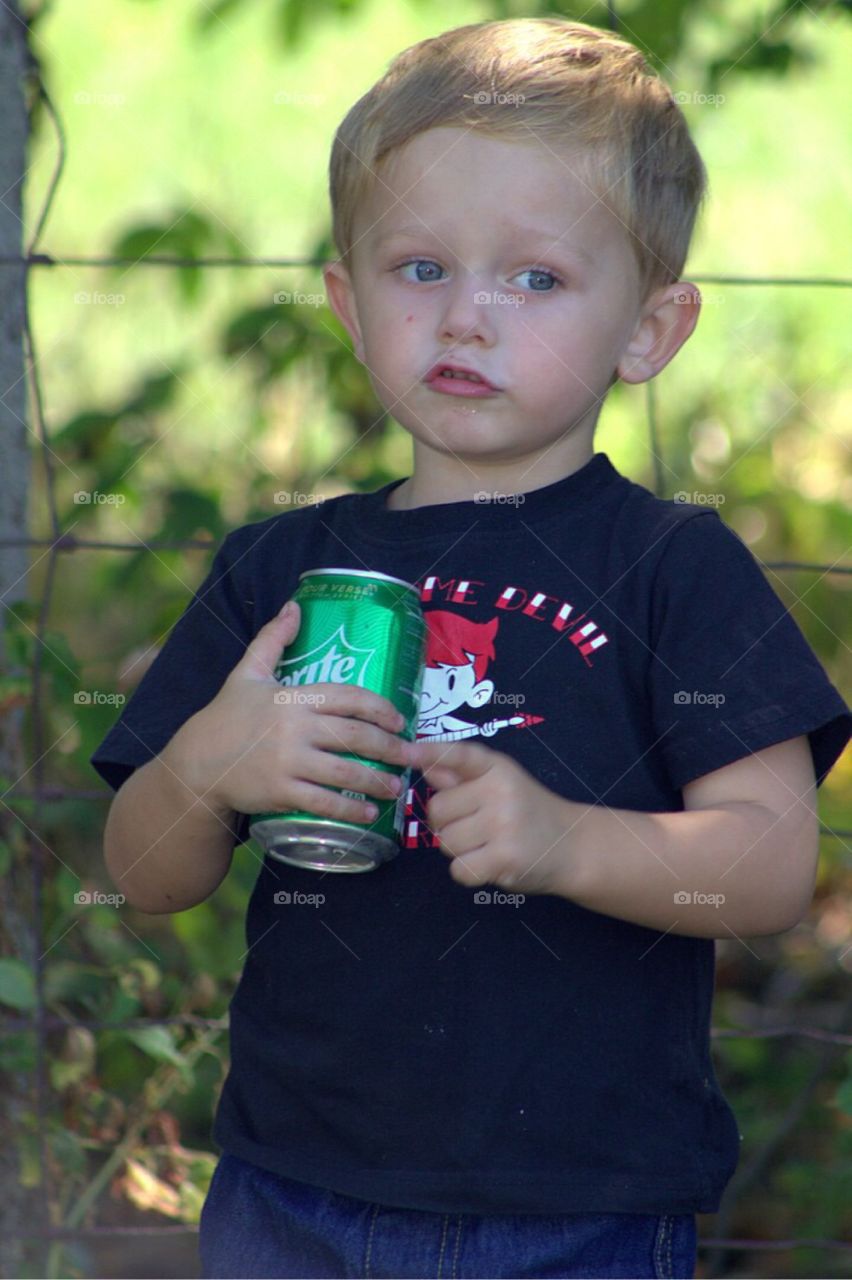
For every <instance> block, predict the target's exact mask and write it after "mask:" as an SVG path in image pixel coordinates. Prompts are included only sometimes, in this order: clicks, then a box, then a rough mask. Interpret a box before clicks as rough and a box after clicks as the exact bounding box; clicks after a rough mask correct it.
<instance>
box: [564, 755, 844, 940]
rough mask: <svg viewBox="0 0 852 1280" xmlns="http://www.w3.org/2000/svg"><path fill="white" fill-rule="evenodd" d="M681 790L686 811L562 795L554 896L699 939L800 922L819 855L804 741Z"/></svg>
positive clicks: (737, 764) (776, 929) (778, 930)
mask: <svg viewBox="0 0 852 1280" xmlns="http://www.w3.org/2000/svg"><path fill="white" fill-rule="evenodd" d="M682 794H683V803H684V812H682V813H680V812H678V813H641V812H638V811H634V810H630V809H608V808H605V807H603V806H599V805H593V806H584V805H580V804H576V803H574V802H573V801H566V800H563V804H565V805H566V806H567V808H566V811H565V817H566V820H567V826H568V828H569V832H570V834H569V836H568V839H567V840H566V841H565V846H566V848H565V854H564V855H562V871H563V875H562V876H561V877H560V876H559V875H558V874H557V883H558V885H559V887H558V888H557V889H556V890H555V891H556V892H558V893H562V894H563V895H564V896H565V897H568V898H571V899H572V901H574V902H577V903H579V904H580V905H581V906H584V907H587V908H589V909H590V910H592V911H601V912H604V913H605V914H607V915H612V916H617V917H618V918H619V919H622V920H629V921H632V922H633V923H634V924H641V925H645V926H647V927H649V928H652V929H658V930H660V931H664V932H669V933H680V934H686V935H691V936H693V937H706V938H730V937H749V936H758V935H761V934H771V933H782V932H783V931H784V930H786V929H792V928H793V927H794V926H795V925H796V924H798V922H799V921H800V920H801V919H802V917H803V916H804V915H805V913H806V911H807V909H808V906H809V904H810V901H811V897H812V895H813V886H814V878H815V874H816V864H817V857H818V850H819V822H818V818H817V812H816V785H815V776H814V769H813V760H812V758H811V751H810V746H809V744H808V739H807V736H806V735H802V736H800V737H797V738H790V739H788V740H787V741H786V742H780V743H776V744H775V745H773V746H771V747H767V748H765V749H764V750H762V751H757V752H755V753H754V754H752V755H748V756H744V757H743V758H742V759H741V760H737V761H735V762H734V763H733V764H730V765H726V766H725V767H724V768H722V769H716V770H714V772H712V773H707V774H704V775H703V776H702V777H700V778H696V779H695V780H694V781H693V782H690V783H687V784H686V785H685V786H684V787H683V788H682ZM687 895H688V897H687Z"/></svg>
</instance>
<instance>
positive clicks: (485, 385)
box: [423, 360, 500, 396]
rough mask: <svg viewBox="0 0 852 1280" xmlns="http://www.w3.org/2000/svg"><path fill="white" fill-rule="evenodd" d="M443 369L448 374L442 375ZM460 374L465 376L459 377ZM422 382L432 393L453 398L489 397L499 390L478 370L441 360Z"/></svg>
mask: <svg viewBox="0 0 852 1280" xmlns="http://www.w3.org/2000/svg"><path fill="white" fill-rule="evenodd" d="M445 369H446V370H448V371H449V372H448V373H444V370H445ZM461 374H464V375H467V376H465V377H461V376H459V375H461ZM423 381H424V382H425V383H426V385H427V386H428V387H431V388H432V390H433V391H442V392H444V394H447V393H449V394H450V395H454V396H490V395H494V393H495V392H497V391H499V390H500V388H499V387H495V386H494V384H493V383H491V382H489V381H488V379H487V378H486V377H485V375H484V374H482V373H479V371H478V370H476V369H470V368H468V366H467V365H462V364H453V363H452V362H450V361H449V360H441V361H439V362H438V364H435V365H433V366H432V368H431V369H430V370H429V372H428V373H427V374H426V377H425V378H424V379H423Z"/></svg>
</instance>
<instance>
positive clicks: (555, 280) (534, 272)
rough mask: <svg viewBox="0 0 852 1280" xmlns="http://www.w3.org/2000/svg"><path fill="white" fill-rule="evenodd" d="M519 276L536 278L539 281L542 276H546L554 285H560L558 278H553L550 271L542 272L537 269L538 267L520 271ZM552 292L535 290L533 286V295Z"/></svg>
mask: <svg viewBox="0 0 852 1280" xmlns="http://www.w3.org/2000/svg"><path fill="white" fill-rule="evenodd" d="M519 274H520V275H522V276H537V277H538V278H539V279H541V278H542V276H546V277H547V278H548V279H550V280H552V281H553V283H554V284H561V281H560V280H559V278H558V276H555V275H554V274H553V272H552V271H544V270H543V269H539V268H538V267H530V268H528V270H526V271H521V272H520V273H519ZM552 292H553V290H552V288H547V289H537V288H535V286H533V293H552Z"/></svg>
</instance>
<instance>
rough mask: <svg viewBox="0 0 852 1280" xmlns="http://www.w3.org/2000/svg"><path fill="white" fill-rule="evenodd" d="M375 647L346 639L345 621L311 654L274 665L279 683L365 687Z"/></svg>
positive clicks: (284, 660)
mask: <svg viewBox="0 0 852 1280" xmlns="http://www.w3.org/2000/svg"><path fill="white" fill-rule="evenodd" d="M375 652H376V650H375V649H359V648H358V646H357V645H354V644H350V643H349V641H348V640H347V639H346V634H345V632H344V630H343V624H342V623H341V625H340V626H339V627H338V628H337V630H336V631H335V632H334V634H333V635H331V636H329V638H328V639H327V640H322V641H320V643H319V644H318V645H315V647H314V648H313V649H311V650H310V652H309V653H302V654H299V655H298V657H295V658H283V659H282V660H281V661H280V662H279V663H278V665H277V667H276V668H275V678H276V680H277V681H278V683H279V684H283V685H294V684H322V683H325V682H326V681H328V682H330V683H331V684H359V685H362V686H364V687H366V677H367V668H368V667H369V665H370V659H371V658H372V657H373V655H374V653H375Z"/></svg>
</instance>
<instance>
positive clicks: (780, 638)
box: [649, 511, 852, 789]
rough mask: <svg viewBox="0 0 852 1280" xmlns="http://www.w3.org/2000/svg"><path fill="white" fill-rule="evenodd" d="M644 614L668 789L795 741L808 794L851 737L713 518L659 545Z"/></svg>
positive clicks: (739, 544) (829, 691)
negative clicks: (804, 743) (811, 778)
mask: <svg viewBox="0 0 852 1280" xmlns="http://www.w3.org/2000/svg"><path fill="white" fill-rule="evenodd" d="M651 615H652V644H651V647H652V650H653V656H652V658H651V663H650V668H649V680H650V689H649V697H650V703H651V707H652V714H653V718H654V730H655V742H656V743H657V748H658V749H659V750H660V751H661V752H662V755H663V759H664V761H665V764H666V767H667V769H668V772H669V775H670V777H671V781H672V785H673V786H674V787H675V788H676V789H680V788H681V787H683V786H684V785H685V783H687V782H691V781H692V780H693V779H694V778H698V777H701V776H702V775H703V774H705V773H711V772H712V771H713V770H714V769H721V768H722V767H723V766H724V765H727V764H732V763H733V762H734V761H735V760H739V759H741V758H742V757H743V756H746V755H751V754H753V753H754V752H756V751H761V750H763V749H764V748H765V747H770V746H772V745H774V744H775V743H777V742H784V741H786V739H788V738H795V737H798V736H800V735H801V734H807V735H808V739H809V742H810V746H811V752H812V755H813V761H814V773H815V775H816V782H817V786H819V785H820V784H821V783H822V781H823V779H824V778H825V777H826V775H827V774H828V772H829V771H830V769H831V768H832V766H833V765H834V763H835V761H836V760H837V759H838V757H839V756H840V754H841V752H842V751H843V748H844V747H845V745H846V743H847V742H848V740H849V737H850V734H852V714H850V711H849V707H848V706H847V705H846V703H845V701H844V700H843V698H842V697H841V696H840V694H839V693H838V691H837V689H835V687H834V685H833V684H832V683H831V681H830V680H829V678H828V676H827V674H826V672H825V669H824V668H823V666H822V664H821V663H820V661H819V659H818V658H817V657H816V655H815V653H814V652H813V650H812V649H811V647H810V645H809V644H808V642H807V640H806V639H805V637H804V635H803V634H802V632H801V630H800V629H799V627H798V625H797V623H796V622H795V620H794V619H793V617H792V616H791V614H790V613H789V612H788V611H787V610H786V609H785V607H784V605H783V604H782V603H781V600H780V599H779V598H778V596H777V595H776V594H775V592H774V590H773V589H772V587H771V586H770V585H769V583H768V581H767V580H766V577H765V576H764V572H763V570H762V569H761V567H760V565H759V564H758V562H757V560H756V559H755V558H754V556H753V555H752V553H751V551H749V549H748V547H747V546H746V545H745V543H744V542H743V541H742V539H741V538H740V537H739V535H738V534H736V533H735V532H734V531H733V530H732V529H731V528H729V527H728V525H726V524H725V523H724V522H723V521H722V519H721V518H720V517H719V515H718V513H717V512H715V511H706V512H701V513H699V514H698V515H697V516H694V517H693V518H691V519H689V520H686V521H684V523H683V524H682V525H681V526H680V527H679V528H678V529H677V530H676V532H675V533H673V534H672V536H671V537H670V539H669V541H668V544H667V546H666V548H665V550H664V552H663V554H662V556H661V559H660V563H659V565H658V567H657V573H656V577H655V583H654V588H653V596H652V604H651Z"/></svg>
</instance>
